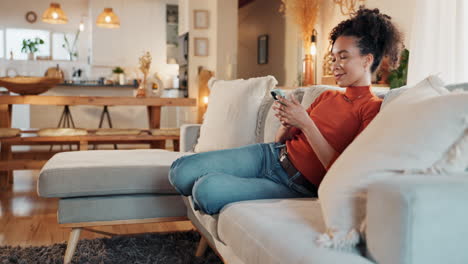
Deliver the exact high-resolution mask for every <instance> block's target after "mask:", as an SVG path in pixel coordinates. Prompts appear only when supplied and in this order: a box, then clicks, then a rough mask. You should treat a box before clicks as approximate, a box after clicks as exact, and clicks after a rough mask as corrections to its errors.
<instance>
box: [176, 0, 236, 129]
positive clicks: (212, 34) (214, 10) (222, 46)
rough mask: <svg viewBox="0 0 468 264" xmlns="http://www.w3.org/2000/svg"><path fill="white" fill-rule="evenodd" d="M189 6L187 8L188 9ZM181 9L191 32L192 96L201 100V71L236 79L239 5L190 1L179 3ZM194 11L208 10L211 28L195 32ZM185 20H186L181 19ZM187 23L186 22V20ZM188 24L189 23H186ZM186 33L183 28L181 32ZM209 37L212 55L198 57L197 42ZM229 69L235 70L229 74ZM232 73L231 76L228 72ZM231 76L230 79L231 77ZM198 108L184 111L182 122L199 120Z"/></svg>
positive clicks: (216, 0) (226, 1)
mask: <svg viewBox="0 0 468 264" xmlns="http://www.w3.org/2000/svg"><path fill="white" fill-rule="evenodd" d="M187 6H188V7H187ZM179 10H186V11H185V12H187V13H188V32H189V73H188V74H189V80H188V87H189V97H191V98H198V68H199V67H203V68H205V69H207V70H210V71H214V72H215V76H216V77H217V78H219V79H227V78H228V77H230V78H231V79H234V78H236V70H235V65H236V64H237V56H236V54H237V15H238V13H237V12H238V6H237V1H235V0H189V1H180V3H179ZM194 10H208V12H209V16H210V18H209V20H210V25H209V28H208V29H195V27H194V24H193V11H194ZM182 21H184V20H183V19H182ZM185 21H187V20H185ZM183 23H185V25H186V24H187V22H183ZM179 32H180V33H185V32H187V31H185V30H184V29H182V30H179ZM198 37H200V38H201V37H203V38H208V41H209V56H206V57H199V56H195V53H194V44H195V42H194V39H195V38H198ZM229 68H231V69H232V71H229ZM228 72H230V73H228ZM229 75H230V76H229ZM198 103H200V102H198ZM197 111H198V109H197V108H196V107H192V108H190V109H188V108H185V109H181V112H183V114H181V115H180V116H182V118H183V120H182V123H195V122H196V121H197Z"/></svg>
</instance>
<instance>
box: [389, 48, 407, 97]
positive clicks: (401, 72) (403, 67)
mask: <svg viewBox="0 0 468 264" xmlns="http://www.w3.org/2000/svg"><path fill="white" fill-rule="evenodd" d="M408 60H409V50H408V49H404V50H403V51H402V52H401V57H400V66H398V68H396V69H395V70H393V71H391V72H390V75H389V76H388V82H389V84H390V89H393V88H398V87H402V86H405V85H406V80H407V79H408Z"/></svg>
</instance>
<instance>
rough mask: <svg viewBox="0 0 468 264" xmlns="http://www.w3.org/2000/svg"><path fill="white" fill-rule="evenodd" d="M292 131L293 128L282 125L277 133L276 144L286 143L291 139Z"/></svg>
mask: <svg viewBox="0 0 468 264" xmlns="http://www.w3.org/2000/svg"><path fill="white" fill-rule="evenodd" d="M291 130H292V127H291V126H287V125H286V126H285V125H283V124H281V126H280V127H279V128H278V130H277V131H276V136H275V142H279V143H284V142H285V141H286V140H288V139H291V137H292V135H291Z"/></svg>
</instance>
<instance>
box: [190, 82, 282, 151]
mask: <svg viewBox="0 0 468 264" xmlns="http://www.w3.org/2000/svg"><path fill="white" fill-rule="evenodd" d="M277 83H278V82H277V81H276V79H275V78H274V77H273V76H266V77H259V78H251V79H248V80H244V79H240V80H233V81H222V80H216V79H214V78H212V79H211V80H210V81H209V82H208V87H209V88H210V96H209V99H208V101H209V104H208V109H207V111H206V113H205V116H204V120H203V124H202V126H201V128H200V137H199V138H198V143H197V145H196V146H195V152H205V151H212V150H221V149H228V148H235V147H241V146H245V145H249V144H254V143H256V133H255V132H256V126H257V116H258V111H259V108H260V105H261V104H262V101H263V100H266V99H265V98H266V96H270V94H269V92H270V90H271V89H272V88H274V87H275V86H276V84H277Z"/></svg>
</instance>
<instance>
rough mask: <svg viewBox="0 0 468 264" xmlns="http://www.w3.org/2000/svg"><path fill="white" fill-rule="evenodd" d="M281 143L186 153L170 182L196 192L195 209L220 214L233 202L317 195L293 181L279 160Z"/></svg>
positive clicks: (184, 192) (187, 192)
mask: <svg viewBox="0 0 468 264" xmlns="http://www.w3.org/2000/svg"><path fill="white" fill-rule="evenodd" d="M282 146H284V145H282V144H280V143H269V144H254V145H249V146H245V147H240V148H234V149H226V150H218V151H211V152H204V153H198V154H194V155H189V156H184V157H181V158H179V159H177V160H176V161H175V162H174V163H173V164H172V166H171V169H170V171H169V181H170V182H171V184H172V185H173V186H174V188H175V189H176V190H177V191H178V192H179V193H181V194H182V195H185V196H190V195H192V197H193V201H194V203H195V208H197V209H201V210H202V211H203V212H205V213H207V214H217V213H219V211H220V210H221V209H222V208H223V207H224V206H225V205H226V204H229V203H232V202H238V201H245V200H256V199H275V198H298V197H314V196H315V195H316V194H315V193H313V192H311V191H309V190H307V189H306V188H305V187H303V186H302V185H298V184H296V183H294V182H293V180H294V178H296V177H299V176H300V173H299V172H298V173H297V174H296V175H294V176H293V177H289V176H288V174H287V173H286V172H285V171H284V169H283V168H282V167H281V165H280V163H279V159H278V155H279V148H281V147H282Z"/></svg>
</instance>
